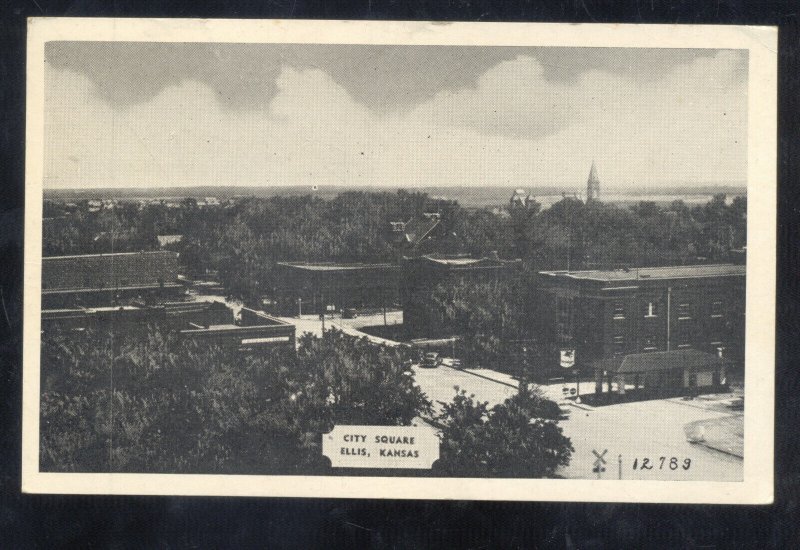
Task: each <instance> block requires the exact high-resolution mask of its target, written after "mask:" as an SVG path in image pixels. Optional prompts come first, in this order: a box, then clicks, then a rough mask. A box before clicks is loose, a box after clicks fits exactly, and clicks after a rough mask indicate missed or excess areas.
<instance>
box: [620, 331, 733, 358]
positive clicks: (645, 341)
mask: <svg viewBox="0 0 800 550" xmlns="http://www.w3.org/2000/svg"><path fill="white" fill-rule="evenodd" d="M686 336H687V337H684V338H681V339H680V340H679V341H678V342H677V344H676V345H675V347H676V348H678V349H686V348H690V347H692V344H691V343H690V342H689V339H688V335H686ZM613 343H614V353H617V354H619V353H622V352H624V351H625V337H624V336H623V335H621V334H617V335H615V336H614V337H613ZM709 346H710V347H711V348H714V349H716V348H720V347H722V342H721V341H714V342H709ZM658 349H659V346H658V340H657V339H656V337H655V336H652V335H648V336H644V337H643V338H642V351H657V350H658Z"/></svg>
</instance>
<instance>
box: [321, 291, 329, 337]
mask: <svg viewBox="0 0 800 550" xmlns="http://www.w3.org/2000/svg"><path fill="white" fill-rule="evenodd" d="M321 298H322V305H321V307H322V309H321V310H320V311H322V313H320V318H321V319H322V337H323V338H325V309H326V308H327V307H328V306H327V305H326V304H325V295H322V296H321Z"/></svg>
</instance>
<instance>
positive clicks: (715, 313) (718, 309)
mask: <svg viewBox="0 0 800 550" xmlns="http://www.w3.org/2000/svg"><path fill="white" fill-rule="evenodd" d="M711 317H712V319H719V318H721V317H722V300H714V301H713V302H711Z"/></svg>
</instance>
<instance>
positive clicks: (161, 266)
mask: <svg viewBox="0 0 800 550" xmlns="http://www.w3.org/2000/svg"><path fill="white" fill-rule="evenodd" d="M177 279H178V254H177V253H176V252H170V251H167V250H159V251H152V252H125V253H115V254H81V255H77V256H47V257H44V258H42V307H43V308H47V309H54V308H62V309H63V308H71V307H76V306H98V305H103V306H109V305H117V304H118V303H121V302H122V301H124V300H129V299H137V298H138V299H150V298H154V299H157V300H166V299H170V298H174V297H176V296H178V295H180V294H181V293H182V292H183V287H182V286H181V285H179V284H178V283H177Z"/></svg>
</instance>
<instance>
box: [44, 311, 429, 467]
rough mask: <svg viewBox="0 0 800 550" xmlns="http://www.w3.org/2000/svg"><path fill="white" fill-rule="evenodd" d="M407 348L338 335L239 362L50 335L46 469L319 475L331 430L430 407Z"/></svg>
mask: <svg viewBox="0 0 800 550" xmlns="http://www.w3.org/2000/svg"><path fill="white" fill-rule="evenodd" d="M404 353H405V352H404V351H403V350H399V349H393V348H388V347H385V346H374V345H372V344H370V343H368V342H367V341H366V340H357V339H355V338H352V337H350V336H346V335H344V334H342V333H341V332H338V331H331V332H330V333H326V336H325V338H324V339H318V338H314V337H312V336H310V335H306V336H304V337H302V338H301V342H300V349H299V350H298V353H297V355H296V356H295V354H294V352H293V350H285V349H275V350H272V351H268V352H263V351H262V352H260V353H258V354H242V353H240V352H239V351H237V350H236V349H235V348H234V347H227V346H226V347H222V346H218V345H209V344H205V343H202V342H196V341H192V340H187V339H182V338H180V336H179V335H178V334H176V333H175V332H170V331H167V330H165V329H163V328H161V327H157V326H151V327H147V328H144V329H137V328H135V327H126V330H124V331H123V330H118V331H113V330H107V329H98V330H94V329H90V330H86V331H82V332H73V331H63V332H62V331H58V330H48V331H46V332H45V333H44V336H43V341H42V372H43V389H42V395H41V441H40V445H41V447H40V448H41V453H40V455H41V466H42V469H43V470H44V471H82V472H163V473H239V474H256V473H280V474H313V473H324V472H327V471H328V470H329V469H330V465H329V463H328V461H327V459H325V458H324V457H323V456H322V453H321V442H322V440H321V435H322V434H324V433H327V432H329V431H330V430H331V429H332V428H333V426H334V425H335V424H372V425H407V424H409V423H410V422H411V420H412V419H413V418H414V417H416V416H417V415H420V414H427V413H429V412H430V403H429V402H428V400H427V399H426V398H425V396H424V395H423V393H422V392H421V390H420V389H419V388H418V387H416V386H415V385H414V382H413V377H412V375H411V373H410V372H409V371H407V369H406V363H405V360H406V358H405V357H404Z"/></svg>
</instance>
